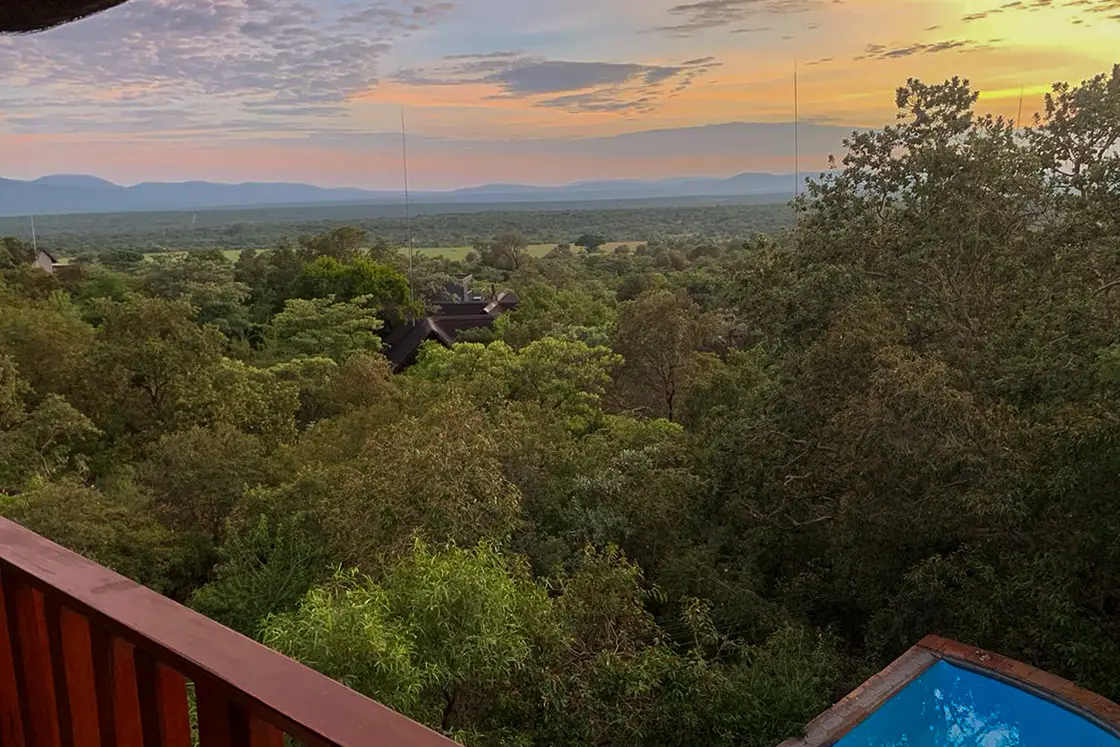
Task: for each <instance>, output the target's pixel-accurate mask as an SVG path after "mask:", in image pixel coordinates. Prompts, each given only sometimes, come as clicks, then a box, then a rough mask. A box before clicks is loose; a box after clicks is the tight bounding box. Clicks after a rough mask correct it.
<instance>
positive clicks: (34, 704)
mask: <svg viewBox="0 0 1120 747" xmlns="http://www.w3.org/2000/svg"><path fill="white" fill-rule="evenodd" d="M0 576H2V580H0V586H3V587H4V596H5V599H4V602H5V604H4V606H5V612H6V615H5V617H6V618H7V623H8V636H9V641H10V645H11V652H12V663H13V664H14V666H13V670H14V673H15V681H16V689H17V691H18V699H19V705H20V721H21V722H22V724H23V742H24V744H25V745H26V747H61V745H60V743H59V723H58V710H57V707H56V700H55V689H54V673H53V671H52V668H51V651H50V639H49V636H48V635H47V620H46V611H45V609H44V606H45V605H44V602H43V595H42V593H41V592H38V591H36V590H35V589H32V588H31V587H30V586H28V585H26V584H24V583H23V582H21V581H20V580H18V579H16V578H13V577H12V575H11V574H9V573H5V572H2V571H0Z"/></svg>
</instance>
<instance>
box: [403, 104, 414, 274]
mask: <svg viewBox="0 0 1120 747" xmlns="http://www.w3.org/2000/svg"><path fill="white" fill-rule="evenodd" d="M401 164H402V166H403V168H404V224H405V231H406V232H407V234H408V282H409V288H410V289H411V286H412V211H411V209H410V207H409V202H408V140H407V139H406V137H405V129H404V107H403V106H402V107H401ZM410 292H411V290H410Z"/></svg>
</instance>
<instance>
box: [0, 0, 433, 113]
mask: <svg viewBox="0 0 1120 747" xmlns="http://www.w3.org/2000/svg"><path fill="white" fill-rule="evenodd" d="M452 9H453V6H452V4H451V3H449V2H435V1H429V0H411V1H406V0H388V1H387V2H382V3H378V4H376V5H372V6H368V7H364V8H357V7H347V6H341V7H338V6H333V5H331V4H325V3H319V2H314V3H312V2H310V0H308V2H303V0H133V1H132V2H129V3H126V4H125V5H123V6H120V7H119V8H116V9H114V10H111V11H108V12H106V13H104V14H101V15H99V16H96V17H94V18H91V19H89V20H87V21H84V22H81V23H77V24H73V25H71V26H64V27H61V28H58V29H55V30H52V31H50V32H47V33H44V34H40V35H37V36H31V37H18V38H3V39H0V94H3V97H4V98H5V100H6V104H8V103H9V102H10V103H11V104H12V105H13V106H12V108H21V109H22V108H26V106H25V104H26V96H27V94H26V93H25V92H27V91H31V90H35V91H38V92H44V91H51V92H53V93H54V94H55V95H57V96H59V97H64V98H66V99H68V100H69V102H70V105H71V108H70V110H69V111H70V113H69V115H68V114H67V113H66V112H65V111H59V112H57V115H58V117H59V118H60V119H66V118H67V117H68V116H69V117H74V118H80V117H81V113H82V111H83V107H82V105H81V103H80V102H88V101H90V100H93V99H95V98H96V97H97V96H98V95H99V94H102V93H104V92H105V91H106V89H107V88H109V89H126V90H128V89H131V90H134V91H139V92H140V93H139V94H137V95H136V96H135V97H134V99H133V100H132V101H123V102H120V101H119V102H117V104H116V106H114V107H113V114H114V116H122V114H123V113H124V112H127V111H128V110H129V109H130V107H133V106H138V105H141V104H142V105H144V106H147V107H173V106H175V105H176V104H180V105H181V104H182V103H183V102H184V101H187V100H193V101H195V102H196V104H198V106H197V108H195V109H194V111H193V114H194V117H193V119H196V120H200V119H205V118H206V115H207V114H208V113H209V114H210V115H212V118H213V121H219V120H221V121H225V120H227V119H228V118H229V116H230V112H231V111H238V110H240V111H242V112H245V113H250V112H251V113H252V115H253V116H259V117H261V118H263V119H265V120H267V118H269V117H272V116H289V115H291V114H292V113H294V112H296V111H297V110H298V111H299V112H300V113H301V115H302V116H305V117H314V116H321V115H324V114H329V113H331V112H332V111H333V112H336V113H337V112H338V111H340V110H341V107H342V106H343V104H344V103H345V102H346V101H347V99H348V98H349V97H350V96H352V95H353V94H355V93H358V92H361V91H364V90H368V89H369V88H371V87H373V86H375V85H376V84H377V82H378V73H379V62H380V61H381V59H382V58H383V57H384V56H385V55H386V54H387V53H388V52H389V51H390V50H391V49H392V46H393V44H394V42H396V41H397V40H399V39H401V38H404V37H407V36H409V35H411V34H414V33H416V32H417V31H419V30H422V29H424V28H426V27H427V26H430V25H431V24H432V23H434V21H435V20H436V19H437V18H438V17H439V16H441V15H443V14H446V13H448V12H450V11H451V10H452ZM24 121H25V122H26V123H32V122H34V119H27V120H24ZM55 121H56V124H60V123H59V121H58V120H57V119H56V120H55ZM180 123H182V122H181V121H180Z"/></svg>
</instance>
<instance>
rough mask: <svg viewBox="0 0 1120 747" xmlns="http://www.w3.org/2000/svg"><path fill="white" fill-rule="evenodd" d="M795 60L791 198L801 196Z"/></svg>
mask: <svg viewBox="0 0 1120 747" xmlns="http://www.w3.org/2000/svg"><path fill="white" fill-rule="evenodd" d="M798 114H799V113H798V109H797V60H794V61H793V198H794V199H795V200H796V199H797V197H798V196H799V195H800V194H801V148H800V146H801V144H800V142H799V139H798V132H797V125H798Z"/></svg>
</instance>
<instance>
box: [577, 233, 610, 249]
mask: <svg viewBox="0 0 1120 747" xmlns="http://www.w3.org/2000/svg"><path fill="white" fill-rule="evenodd" d="M572 243H573V244H574V245H575V246H582V247H583V248H584V249H586V250H587V252H588V253H589V254H593V253H595V252H598V251H599V250H600V249H601V248H602V246H603V244H605V243H607V240H606V239H604V238H603V237H602V236H598V235H596V234H593V233H585V234H582V235H581V236H580V237H579V238H578V239H576V240H575V241H573V242H572Z"/></svg>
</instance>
